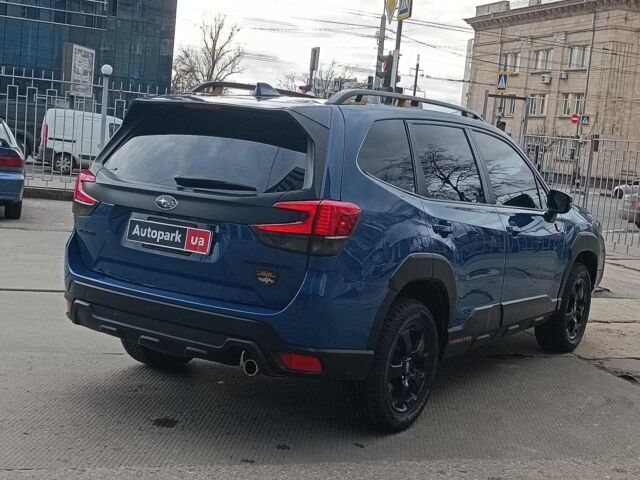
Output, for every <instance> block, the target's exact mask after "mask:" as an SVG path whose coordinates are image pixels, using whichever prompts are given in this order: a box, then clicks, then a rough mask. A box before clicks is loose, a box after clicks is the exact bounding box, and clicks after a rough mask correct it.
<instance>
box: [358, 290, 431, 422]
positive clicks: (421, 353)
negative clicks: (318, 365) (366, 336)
mask: <svg viewBox="0 0 640 480" xmlns="http://www.w3.org/2000/svg"><path fill="white" fill-rule="evenodd" d="M407 342H408V343H407ZM407 345H409V347H407ZM421 345H422V347H421ZM407 352H410V353H409V355H407ZM439 358H440V356H439V343H438V330H437V328H436V324H435V321H434V318H433V315H432V314H431V312H430V311H429V309H428V308H427V307H426V306H425V305H423V304H422V303H420V302H418V301H415V300H411V299H407V298H400V299H398V300H396V302H395V303H394V304H393V306H392V307H391V309H390V310H389V313H388V314H387V317H386V319H385V322H384V325H383V326H382V329H381V331H380V334H379V336H378V341H377V344H376V347H375V351H374V360H373V365H372V366H371V371H370V372H369V376H368V377H367V379H365V380H363V381H362V382H359V383H356V384H354V385H352V386H351V387H352V394H354V398H353V400H354V401H355V403H354V406H355V408H356V409H357V410H358V413H360V414H361V415H362V416H363V417H364V420H365V421H366V422H367V423H369V425H370V426H372V427H373V428H375V429H376V430H380V431H383V432H400V431H402V430H405V429H407V428H409V427H410V426H411V425H412V424H413V423H414V422H415V421H416V419H417V418H418V417H419V416H420V414H421V413H422V410H423V409H424V407H425V405H426V404H427V400H428V399H429V394H430V392H431V386H432V384H433V380H434V378H435V376H436V371H437V368H438V359H439ZM408 394H410V395H408ZM405 399H406V400H405Z"/></svg>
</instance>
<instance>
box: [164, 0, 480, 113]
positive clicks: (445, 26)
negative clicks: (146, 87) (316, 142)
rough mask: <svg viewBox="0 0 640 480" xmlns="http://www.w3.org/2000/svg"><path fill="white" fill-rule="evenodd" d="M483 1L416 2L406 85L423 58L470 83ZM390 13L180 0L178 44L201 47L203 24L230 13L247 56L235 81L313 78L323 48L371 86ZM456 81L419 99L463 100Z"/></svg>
mask: <svg viewBox="0 0 640 480" xmlns="http://www.w3.org/2000/svg"><path fill="white" fill-rule="evenodd" d="M482 3H490V2H489V1H482V0H450V1H449V2H445V3H444V4H443V3H442V2H436V1H434V0H414V8H413V18H412V20H413V21H415V22H418V23H405V24H404V27H403V28H404V29H403V35H405V36H406V37H404V38H403V40H402V46H401V54H402V57H401V60H400V72H399V74H400V75H401V76H402V82H401V84H400V85H401V86H404V87H409V86H412V85H413V74H414V72H415V65H416V58H417V56H418V55H420V70H421V72H420V74H421V75H423V74H424V75H428V76H432V77H440V78H446V79H451V80H460V79H462V78H463V76H464V63H465V56H466V48H467V41H468V40H469V39H470V38H472V37H473V31H472V30H471V29H470V28H469V26H468V25H467V24H466V23H464V21H463V19H464V18H468V17H472V16H474V13H475V6H476V5H478V4H482ZM383 8H384V1H383V0H350V1H345V0H238V1H232V2H230V1H223V0H178V22H177V28H176V47H178V46H180V45H190V44H195V43H197V41H198V26H199V25H200V24H201V23H202V21H203V19H207V18H212V17H214V16H215V15H217V14H222V15H226V16H227V21H229V22H232V23H236V24H238V25H239V26H240V27H241V32H240V35H239V43H240V44H241V45H242V47H243V48H244V49H245V51H246V52H247V56H246V58H245V60H244V63H243V65H244V71H243V72H242V73H241V74H238V75H236V76H235V77H234V78H233V80H235V81H246V82H256V81H264V82H267V83H271V84H272V85H274V86H277V85H278V82H279V81H280V80H282V79H283V77H284V76H285V75H287V74H291V73H295V74H299V75H301V76H302V75H306V74H308V69H309V57H310V51H311V48H313V47H320V63H330V62H331V61H332V60H334V59H335V61H336V62H337V63H338V64H339V65H340V66H343V67H348V68H349V69H350V70H351V72H352V76H355V77H357V78H358V80H361V81H366V78H367V76H368V75H372V74H373V70H374V67H375V61H376V53H377V42H376V38H375V37H376V32H377V30H378V28H379V26H380V15H381V13H382V10H383ZM419 22H431V25H425V24H419ZM433 24H435V25H433ZM449 25H454V26H457V27H458V28H454V29H452V28H451V27H449ZM396 26H397V23H396V22H395V21H394V22H393V23H392V24H391V25H390V26H389V25H388V27H389V29H390V30H392V31H387V35H388V37H387V40H386V43H385V50H392V49H393V48H394V45H395V34H394V33H393V32H395V30H396ZM451 80H435V79H429V78H426V77H419V79H418V87H419V88H418V95H425V93H426V95H428V96H429V97H431V98H436V99H440V100H446V101H453V102H457V103H459V102H460V99H461V92H462V83H460V82H457V81H451ZM301 84H302V82H301Z"/></svg>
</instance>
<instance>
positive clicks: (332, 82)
mask: <svg viewBox="0 0 640 480" xmlns="http://www.w3.org/2000/svg"><path fill="white" fill-rule="evenodd" d="M352 73H353V72H352V71H351V70H350V69H349V68H347V67H344V66H340V65H339V64H338V63H337V62H336V61H335V60H331V63H329V64H322V65H320V68H318V71H317V72H316V74H315V76H314V81H313V93H315V94H316V96H317V97H320V98H328V97H329V96H330V95H331V94H333V93H335V92H337V91H340V90H342V88H343V84H344V81H345V80H348V79H350V77H351V75H352Z"/></svg>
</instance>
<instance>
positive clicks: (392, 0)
mask: <svg viewBox="0 0 640 480" xmlns="http://www.w3.org/2000/svg"><path fill="white" fill-rule="evenodd" d="M385 6H386V9H387V22H389V23H391V21H392V20H393V15H394V14H395V13H396V8H398V1H397V0H386V3H385Z"/></svg>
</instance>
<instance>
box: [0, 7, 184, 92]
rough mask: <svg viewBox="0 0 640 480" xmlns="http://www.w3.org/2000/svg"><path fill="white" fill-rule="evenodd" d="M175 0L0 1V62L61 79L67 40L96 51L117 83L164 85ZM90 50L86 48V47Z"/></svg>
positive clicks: (167, 82) (168, 72) (168, 74)
mask: <svg viewBox="0 0 640 480" xmlns="http://www.w3.org/2000/svg"><path fill="white" fill-rule="evenodd" d="M176 4H177V0H0V67H4V71H5V72H6V71H14V68H15V70H16V71H19V72H21V71H22V70H23V69H26V70H27V71H33V72H35V74H36V75H40V74H41V73H42V72H43V71H44V72H45V74H46V75H47V76H49V75H51V76H53V77H55V78H60V76H61V75H62V73H63V72H64V71H65V67H64V63H65V61H64V56H65V53H64V52H65V45H66V44H77V45H80V46H82V47H85V48H86V49H90V50H93V51H95V55H91V56H90V57H89V58H91V59H95V69H94V82H97V80H98V75H99V73H100V66H102V65H104V64H110V65H111V66H112V67H113V70H114V73H113V79H114V81H115V82H116V83H120V82H121V83H122V84H123V85H125V86H127V87H128V85H133V86H134V88H137V87H138V86H139V85H141V86H142V87H143V88H147V87H149V88H151V89H155V88H156V87H157V88H158V89H159V90H165V89H167V88H169V87H170V84H171V67H172V59H173V44H174V36H175V23H176ZM90 50H89V51H90Z"/></svg>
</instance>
